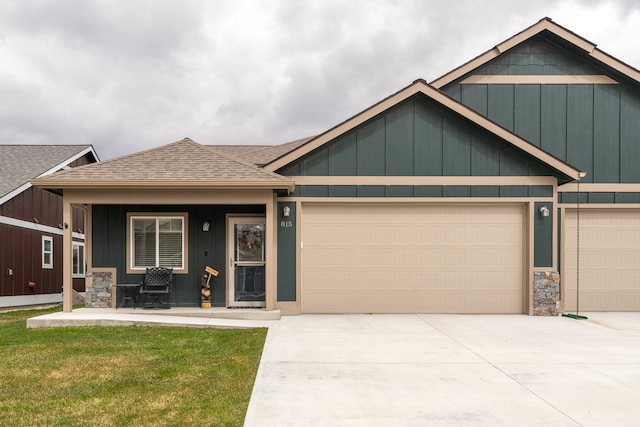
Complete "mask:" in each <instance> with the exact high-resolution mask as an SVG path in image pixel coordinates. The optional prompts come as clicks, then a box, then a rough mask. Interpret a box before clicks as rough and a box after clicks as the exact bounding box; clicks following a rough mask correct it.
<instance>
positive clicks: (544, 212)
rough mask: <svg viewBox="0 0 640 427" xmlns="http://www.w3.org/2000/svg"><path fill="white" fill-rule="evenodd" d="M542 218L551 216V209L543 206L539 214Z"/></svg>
mask: <svg viewBox="0 0 640 427" xmlns="http://www.w3.org/2000/svg"><path fill="white" fill-rule="evenodd" d="M539 214H540V216H541V217H543V218H546V217H548V216H549V208H548V207H546V206H542V207H541V208H540V212H539Z"/></svg>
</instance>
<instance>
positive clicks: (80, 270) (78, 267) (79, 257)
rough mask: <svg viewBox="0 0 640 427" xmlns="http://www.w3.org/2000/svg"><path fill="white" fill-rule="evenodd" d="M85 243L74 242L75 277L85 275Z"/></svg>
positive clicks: (73, 269)
mask: <svg viewBox="0 0 640 427" xmlns="http://www.w3.org/2000/svg"><path fill="white" fill-rule="evenodd" d="M84 265H85V264H84V243H81V242H73V266H72V275H73V277H84V273H85V269H84Z"/></svg>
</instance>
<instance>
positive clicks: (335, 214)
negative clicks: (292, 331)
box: [302, 204, 524, 313]
mask: <svg viewBox="0 0 640 427" xmlns="http://www.w3.org/2000/svg"><path fill="white" fill-rule="evenodd" d="M523 218H524V209H523V206H521V205H502V206H444V205H429V206H428V205H410V206H409V205H406V206H393V205H348V206H340V205H315V204H313V205H312V204H309V205H303V230H302V231H303V232H302V238H303V243H304V247H303V258H302V264H303V265H302V271H303V278H302V279H303V280H302V307H303V311H304V312H307V313H313V312H326V313H329V312H334V313H335V312H370V313H376V312H380V313H390V312H393V313H398V312H434V313H489V312H491V313H520V312H522V309H523V287H524V285H523V265H524V261H523V258H524V249H523V248H524V244H523V242H524V232H523ZM347 229H348V230H349V231H346V230H347ZM336 230H338V231H336ZM336 234H339V236H336ZM332 236H336V237H335V238H334V237H332Z"/></svg>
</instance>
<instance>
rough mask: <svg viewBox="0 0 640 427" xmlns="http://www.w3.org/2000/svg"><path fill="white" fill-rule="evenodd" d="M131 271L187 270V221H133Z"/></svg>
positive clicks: (149, 218)
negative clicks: (185, 222)
mask: <svg viewBox="0 0 640 427" xmlns="http://www.w3.org/2000/svg"><path fill="white" fill-rule="evenodd" d="M131 229H132V239H131V242H132V246H133V247H132V261H133V262H132V268H134V269H143V268H146V267H172V268H175V269H182V268H184V218H182V217H132V218H131Z"/></svg>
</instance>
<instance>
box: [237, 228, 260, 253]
mask: <svg viewBox="0 0 640 427" xmlns="http://www.w3.org/2000/svg"><path fill="white" fill-rule="evenodd" d="M262 236H263V234H262V230H261V229H260V228H259V227H256V226H252V227H250V228H247V229H243V230H241V231H240V232H239V233H238V246H239V248H238V250H239V251H240V253H241V254H242V256H243V257H244V258H249V259H262Z"/></svg>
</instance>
